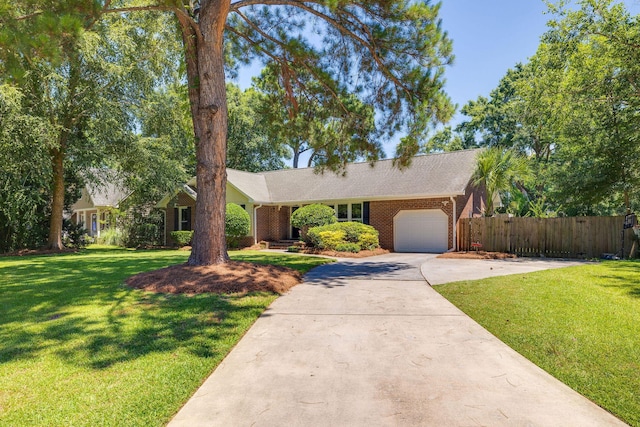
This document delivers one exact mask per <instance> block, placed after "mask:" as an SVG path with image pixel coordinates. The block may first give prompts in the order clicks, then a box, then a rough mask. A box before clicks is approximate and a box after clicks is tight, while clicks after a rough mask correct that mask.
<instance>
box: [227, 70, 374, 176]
mask: <svg viewBox="0 0 640 427" xmlns="http://www.w3.org/2000/svg"><path fill="white" fill-rule="evenodd" d="M253 82H254V86H255V87H256V88H257V89H258V90H259V91H260V92H261V94H262V96H261V97H260V100H261V103H260V104H259V107H258V111H257V112H258V113H259V114H260V117H261V126H262V127H263V128H264V129H265V130H266V131H267V134H268V136H269V138H270V139H271V140H272V141H274V143H276V144H277V145H278V146H279V147H281V149H286V150H287V151H290V153H289V156H290V157H292V158H293V167H294V168H297V167H299V162H300V156H301V155H303V154H305V153H306V154H307V155H308V161H307V165H306V166H308V167H311V166H316V167H318V168H319V169H323V168H325V167H327V168H330V169H332V170H336V171H339V170H340V169H341V168H342V167H343V166H344V165H345V164H346V163H349V162H353V161H355V160H358V159H365V160H368V161H372V162H373V161H375V160H378V158H380V156H381V155H382V154H383V153H382V145H381V143H380V141H379V136H380V135H379V132H376V131H375V123H374V110H373V108H372V107H371V106H370V105H365V104H364V103H363V102H362V101H360V100H359V99H358V98H357V96H355V95H353V94H350V93H348V92H347V90H346V88H341V87H337V88H335V89H334V91H335V92H328V91H327V89H326V88H325V87H324V86H323V84H322V82H320V81H318V80H317V79H316V78H315V77H314V76H313V75H312V74H311V73H309V72H308V71H306V70H305V69H296V68H294V67H291V66H286V67H283V66H280V64H277V63H270V64H268V65H267V66H266V67H265V68H264V70H263V71H262V73H261V75H260V77H257V78H254V81H253ZM230 114H231V112H230Z"/></svg>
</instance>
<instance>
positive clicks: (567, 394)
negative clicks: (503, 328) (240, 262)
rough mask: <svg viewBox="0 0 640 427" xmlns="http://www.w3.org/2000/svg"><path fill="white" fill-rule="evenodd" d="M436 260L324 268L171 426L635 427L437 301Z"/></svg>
mask: <svg viewBox="0 0 640 427" xmlns="http://www.w3.org/2000/svg"><path fill="white" fill-rule="evenodd" d="M434 260H435V256H433V255H426V254H388V255H383V256H379V257H372V258H365V259H358V260H344V261H341V262H339V263H334V264H329V265H325V266H321V267H318V268H316V269H314V270H312V271H311V272H310V273H309V274H308V275H307V276H305V282H304V283H303V284H301V285H298V286H296V287H294V288H293V289H292V290H291V291H290V292H289V293H288V294H286V295H284V296H282V297H280V298H278V299H277V300H276V301H275V302H274V303H273V304H272V305H271V306H270V307H269V308H268V309H267V310H266V311H265V313H264V314H263V315H262V316H261V317H260V318H259V319H258V320H257V321H256V323H255V324H254V325H253V326H252V327H251V329H250V330H249V331H248V332H247V334H246V335H245V336H244V337H243V338H242V340H241V341H240V342H239V343H238V345H237V346H236V347H235V348H234V349H233V350H232V351H231V353H230V354H229V355H228V356H227V357H226V358H225V360H224V361H223V362H222V363H221V364H220V365H219V366H218V368H217V369H216V370H215V371H214V372H213V373H212V374H211V376H210V377H209V378H208V379H207V380H206V381H205V382H204V384H203V385H202V386H201V387H200V389H199V390H198V391H197V392H196V393H195V394H194V396H193V397H192V398H191V399H190V400H189V401H188V402H187V404H186V405H185V406H184V407H183V408H182V409H181V410H180V411H179V412H178V414H177V415H176V416H175V417H174V419H173V420H172V421H171V422H170V424H169V426H172V427H176V426H283V425H290V426H475V425H491V426H503V425H504V426H558V425H562V426H615V425H625V424H624V423H622V422H621V421H619V420H618V419H617V418H615V417H614V416H612V415H611V414H609V413H608V412H606V411H604V410H603V409H601V408H599V407H598V406H596V405H595V404H593V403H591V402H590V401H589V400H587V399H586V398H584V397H582V396H581V395H579V394H578V393H576V392H574V391H573V390H571V389H570V388H568V387H567V386H565V385H564V384H562V383H560V382H559V381H557V380H556V379H554V378H553V377H551V376H550V375H548V374H547V373H545V372H544V371H542V370H541V369H540V368H538V367H537V366H535V365H533V364H532V363H531V362H529V361H528V360H526V359H524V358H523V357H522V356H520V355H519V354H518V353H516V352H515V351H513V350H512V349H511V348H509V347H508V346H506V345H505V344H504V343H502V342H501V341H499V340H498V339H497V338H496V337H494V336H493V335H491V334H490V333H489V332H487V331H486V330H485V329H483V328H482V327H480V326H479V325H478V324H477V323H475V322H474V321H473V320H471V319H470V318H469V317H468V316H466V315H465V314H464V313H462V312H461V311H460V310H458V309H457V308H456V307H454V306H453V305H452V304H450V303H449V302H448V301H447V300H445V299H444V298H443V297H441V296H440V295H439V294H438V293H437V292H435V291H434V290H433V289H432V288H431V286H429V285H428V283H427V282H426V281H425V279H424V278H423V272H424V273H426V275H427V277H428V276H429V275H430V274H431V276H432V277H435V273H434V272H435V271H436V270H437V267H436V265H437V261H434ZM456 261H459V260H456ZM425 265H426V266H429V267H428V268H426V267H425ZM489 271H492V270H489ZM443 274H448V273H443Z"/></svg>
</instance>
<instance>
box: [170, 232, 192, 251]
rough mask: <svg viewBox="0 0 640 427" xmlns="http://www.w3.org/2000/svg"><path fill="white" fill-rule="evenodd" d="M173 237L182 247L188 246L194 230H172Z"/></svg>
mask: <svg viewBox="0 0 640 427" xmlns="http://www.w3.org/2000/svg"><path fill="white" fill-rule="evenodd" d="M171 238H172V239H173V241H174V242H176V244H177V245H178V246H180V247H183V246H187V245H188V244H189V243H191V239H192V238H193V230H191V231H172V232H171Z"/></svg>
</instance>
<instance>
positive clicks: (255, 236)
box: [253, 204, 262, 245]
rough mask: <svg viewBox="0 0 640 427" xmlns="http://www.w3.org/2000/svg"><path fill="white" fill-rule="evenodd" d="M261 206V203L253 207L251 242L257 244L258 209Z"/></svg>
mask: <svg viewBox="0 0 640 427" xmlns="http://www.w3.org/2000/svg"><path fill="white" fill-rule="evenodd" d="M261 207H262V204H260V205H258V206H254V207H253V244H254V245H257V244H258V209H260V208H261Z"/></svg>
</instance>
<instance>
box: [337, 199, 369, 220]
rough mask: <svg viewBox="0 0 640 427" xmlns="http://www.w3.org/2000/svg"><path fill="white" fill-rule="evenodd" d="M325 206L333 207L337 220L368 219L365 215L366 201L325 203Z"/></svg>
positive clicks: (366, 211) (366, 210)
mask: <svg viewBox="0 0 640 427" xmlns="http://www.w3.org/2000/svg"><path fill="white" fill-rule="evenodd" d="M327 206H329V207H331V208H333V209H334V210H335V211H336V218H338V221H354V222H365V221H368V220H369V218H368V216H367V213H368V209H367V207H368V202H364V203H343V204H339V205H327ZM365 223H366V222H365Z"/></svg>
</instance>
